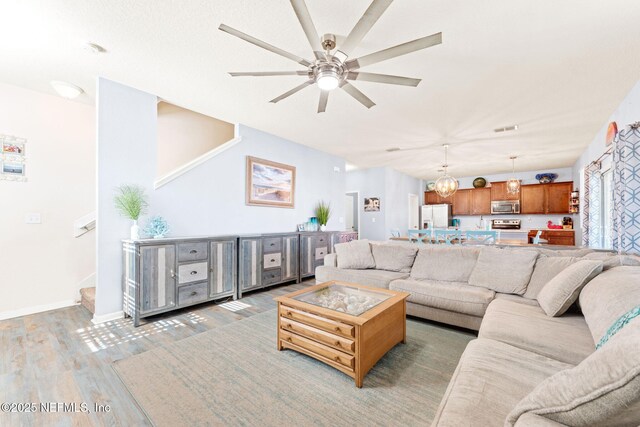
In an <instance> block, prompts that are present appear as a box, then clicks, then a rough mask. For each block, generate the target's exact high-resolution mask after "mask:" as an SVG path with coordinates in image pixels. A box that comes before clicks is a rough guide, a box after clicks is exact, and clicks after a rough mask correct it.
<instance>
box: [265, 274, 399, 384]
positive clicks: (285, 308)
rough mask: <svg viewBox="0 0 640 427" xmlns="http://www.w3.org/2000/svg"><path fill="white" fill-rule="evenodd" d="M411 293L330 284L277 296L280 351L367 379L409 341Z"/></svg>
mask: <svg viewBox="0 0 640 427" xmlns="http://www.w3.org/2000/svg"><path fill="white" fill-rule="evenodd" d="M408 296H409V294H408V293H406V292H397V291H392V290H389V289H381V288H372V287H368V286H362V285H356V284H353V283H345V282H327V283H321V284H319V285H315V286H311V287H309V288H305V289H301V290H299V291H296V292H292V293H290V294H287V295H284V296H281V297H277V298H275V300H276V301H277V302H278V350H283V349H291V350H296V351H298V352H300V353H304V354H306V355H308V356H311V357H314V358H316V359H318V360H320V361H322V362H324V363H326V364H328V365H330V366H332V367H334V368H336V369H338V370H340V371H342V372H344V373H345V374H347V375H349V376H350V377H352V378H353V379H354V380H355V382H356V386H357V387H362V381H363V378H364V376H365V375H366V374H367V372H369V370H370V369H371V368H372V367H373V366H374V365H375V364H376V362H377V361H378V360H379V359H380V358H381V357H382V356H384V355H385V354H386V353H387V351H389V350H390V349H391V348H393V347H394V346H395V345H396V344H398V343H400V342H405V340H406V320H405V319H406V304H405V300H406V298H407V297H408Z"/></svg>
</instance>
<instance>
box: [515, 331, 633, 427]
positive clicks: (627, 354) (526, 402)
mask: <svg viewBox="0 0 640 427" xmlns="http://www.w3.org/2000/svg"><path fill="white" fill-rule="evenodd" d="M639 348H640V322H639V323H636V324H631V325H629V326H627V327H626V328H624V329H623V330H622V331H620V333H618V334H617V335H616V336H615V337H613V338H612V339H611V341H609V343H608V344H607V345H605V346H603V347H602V348H600V349H599V350H596V351H595V352H593V353H592V354H591V355H589V357H587V358H586V359H584V360H583V361H582V362H580V364H578V365H577V366H575V367H573V368H571V369H566V370H564V371H560V372H558V373H556V374H555V375H552V376H551V377H549V378H547V379H546V380H544V381H542V382H541V383H540V384H538V386H537V387H536V388H534V389H533V391H532V392H531V393H529V394H528V395H527V396H525V397H524V398H523V399H522V400H521V401H520V402H519V403H518V404H517V405H516V406H515V408H513V410H512V411H511V413H509V415H508V416H507V420H506V422H505V425H507V426H513V425H515V424H517V423H518V419H519V418H520V417H522V416H523V415H524V414H527V413H532V414H537V415H540V416H542V417H544V418H547V419H550V420H553V421H555V422H558V423H561V424H563V425H565V424H566V425H570V426H592V425H593V426H601V425H611V426H613V425H625V426H627V425H629V426H631V425H634V426H635V425H638V420H640V352H639V351H638V349H639ZM518 425H519V424H518Z"/></svg>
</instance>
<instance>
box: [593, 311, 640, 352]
mask: <svg viewBox="0 0 640 427" xmlns="http://www.w3.org/2000/svg"><path fill="white" fill-rule="evenodd" d="M636 317H640V305H639V306H637V307H634V308H632V309H631V310H629V311H627V312H626V313H625V314H623V315H622V316H621V317H620V318H619V319H618V320H616V322H615V323H614V324H613V325H611V327H610V328H609V329H608V330H607V333H606V334H604V335H603V336H602V338H600V341H599V342H598V344H596V349H598V348H600V347H602V346H603V345H605V344H606V343H607V341H609V340H610V339H611V338H613V336H614V335H615V334H617V333H618V332H620V331H621V330H622V328H624V327H625V326H627V325H628V324H629V322H631V321H632V320H633V319H635V318H636Z"/></svg>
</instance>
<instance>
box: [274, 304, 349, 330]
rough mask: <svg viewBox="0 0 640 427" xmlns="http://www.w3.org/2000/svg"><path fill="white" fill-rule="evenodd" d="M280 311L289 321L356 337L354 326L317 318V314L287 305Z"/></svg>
mask: <svg viewBox="0 0 640 427" xmlns="http://www.w3.org/2000/svg"><path fill="white" fill-rule="evenodd" d="M280 310H281V311H280V315H281V316H283V317H286V318H288V319H292V320H297V321H298V322H301V323H305V324H307V325H311V326H315V327H316V328H320V329H323V330H325V331H327V332H332V333H334V334H338V335H342V336H344V337H348V338H353V337H355V327H354V326H352V325H348V324H346V323H342V322H338V321H335V320H330V319H326V318H324V317H320V316H316V315H315V314H311V313H307V312H305V311H302V310H297V309H295V308H291V307H288V306H286V305H281V309H280Z"/></svg>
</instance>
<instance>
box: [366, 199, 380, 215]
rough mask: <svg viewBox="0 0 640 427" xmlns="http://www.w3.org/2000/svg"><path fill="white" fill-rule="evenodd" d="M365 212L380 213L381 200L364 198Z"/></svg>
mask: <svg viewBox="0 0 640 427" xmlns="http://www.w3.org/2000/svg"><path fill="white" fill-rule="evenodd" d="M364 211H365V212H380V198H379V197H365V198H364Z"/></svg>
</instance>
